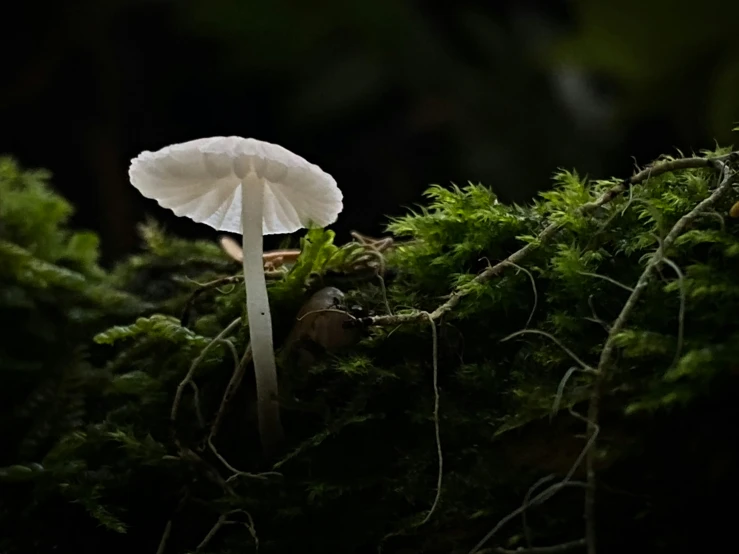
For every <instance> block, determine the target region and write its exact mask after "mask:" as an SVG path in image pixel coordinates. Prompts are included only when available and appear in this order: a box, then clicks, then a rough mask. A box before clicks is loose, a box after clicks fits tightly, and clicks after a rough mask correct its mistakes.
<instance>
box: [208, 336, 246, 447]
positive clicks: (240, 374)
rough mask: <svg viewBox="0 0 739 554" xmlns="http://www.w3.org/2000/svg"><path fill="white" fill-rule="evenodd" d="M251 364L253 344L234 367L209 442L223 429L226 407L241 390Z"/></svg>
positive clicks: (211, 429)
mask: <svg viewBox="0 0 739 554" xmlns="http://www.w3.org/2000/svg"><path fill="white" fill-rule="evenodd" d="M249 362H251V344H249V345H248V346H247V347H246V350H245V351H244V355H243V356H242V358H241V361H240V362H239V363H238V364H235V366H234V372H233V374H232V375H231V380H230V381H229V382H228V385H226V391H225V392H224V393H223V399H222V400H221V405H220V406H219V408H218V412H217V413H216V417H215V420H214V421H213V425H212V426H211V428H210V434H209V436H208V440H209V441H211V440H213V439H214V438H215V437H216V435H217V434H218V430H219V429H220V428H221V423H222V421H223V416H224V415H225V414H226V407H227V406H228V403H229V402H230V401H231V399H232V398H233V397H234V395H235V394H236V391H237V390H238V389H239V386H240V385H241V381H242V379H243V378H244V373H246V366H248V365H249Z"/></svg>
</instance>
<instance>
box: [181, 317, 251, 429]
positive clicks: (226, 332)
mask: <svg viewBox="0 0 739 554" xmlns="http://www.w3.org/2000/svg"><path fill="white" fill-rule="evenodd" d="M240 322H241V318H238V319H234V320H233V321H232V322H231V323H229V325H228V327H226V328H225V329H224V330H223V331H221V332H220V333H219V334H218V335H217V336H216V338H214V339H213V340H212V341H210V342H209V343H208V344H207V345H206V346H205V348H203V350H202V351H201V352H200V355H198V357H197V358H195V360H194V361H193V362H192V365H191V366H190V370H189V371H188V372H187V375H185V378H184V379H183V380H182V381H181V382H180V384H179V385H178V386H177V391H176V392H175V395H174V402H172V411H171V413H170V416H169V418H170V420H171V421H172V422H174V421H175V420H176V419H177V411H178V410H179V407H180V401H181V400H182V392H183V391H184V389H185V387H186V386H187V385H189V384H191V383H192V378H193V376H194V375H195V370H196V369H197V368H198V366H199V365H200V363H201V362H202V361H203V359H204V358H205V355H206V354H207V353H208V351H209V350H210V349H211V348H212V347H213V345H215V344H218V343H219V342H221V341H223V340H224V339H225V337H226V336H228V335H229V334H230V333H231V332H232V331H233V330H234V329H235V328H236V326H237V325H238V324H239V323H240ZM196 390H197V389H196Z"/></svg>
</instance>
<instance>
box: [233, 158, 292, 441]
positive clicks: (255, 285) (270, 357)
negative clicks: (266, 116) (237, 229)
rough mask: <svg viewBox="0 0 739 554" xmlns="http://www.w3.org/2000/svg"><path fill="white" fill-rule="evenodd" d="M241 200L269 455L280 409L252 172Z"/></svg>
mask: <svg viewBox="0 0 739 554" xmlns="http://www.w3.org/2000/svg"><path fill="white" fill-rule="evenodd" d="M241 190H242V197H241V213H242V231H243V233H242V239H243V249H244V284H245V286H246V315H247V317H248V319H249V338H250V339H251V348H252V356H253V361H254V374H255V376H256V385H257V412H258V418H259V436H260V438H261V440H262V447H263V449H264V452H265V454H267V455H270V454H271V453H272V452H273V451H274V448H275V447H276V446H277V445H278V444H279V443H280V442H281V441H282V438H283V431H282V424H281V423H280V406H279V404H278V401H277V367H276V365H275V352H274V347H273V343H272V315H271V314H270V311H269V297H268V296H267V283H266V280H265V278H264V266H263V262H262V255H263V250H264V248H263V244H262V241H263V235H262V207H263V204H264V184H263V183H262V182H261V179H260V178H259V177H257V175H255V174H254V173H253V172H250V173H249V175H247V176H246V178H245V179H244V181H243V183H242V186H241Z"/></svg>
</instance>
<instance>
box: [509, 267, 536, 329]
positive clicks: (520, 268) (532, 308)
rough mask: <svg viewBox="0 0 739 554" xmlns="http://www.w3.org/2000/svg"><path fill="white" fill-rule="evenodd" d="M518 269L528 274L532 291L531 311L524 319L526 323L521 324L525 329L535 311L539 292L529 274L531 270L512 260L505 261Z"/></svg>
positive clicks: (532, 277)
mask: <svg viewBox="0 0 739 554" xmlns="http://www.w3.org/2000/svg"><path fill="white" fill-rule="evenodd" d="M507 263H509V264H510V265H512V266H513V267H515V268H516V269H518V270H519V271H523V272H524V273H525V274H526V275H528V276H529V280H530V281H531V288H532V289H533V291H534V305H533V306H532V307H531V313H529V318H528V319H527V320H526V325H524V326H523V328H524V329H527V328H528V326H529V323H531V320H532V319H533V317H534V313H535V312H536V306H537V305H538V304H539V292H538V291H537V290H536V281H535V280H534V276H533V275H532V274H531V272H530V271H529V270H528V269H526V268H525V267H521V266H520V265H518V264H516V263H513V262H507Z"/></svg>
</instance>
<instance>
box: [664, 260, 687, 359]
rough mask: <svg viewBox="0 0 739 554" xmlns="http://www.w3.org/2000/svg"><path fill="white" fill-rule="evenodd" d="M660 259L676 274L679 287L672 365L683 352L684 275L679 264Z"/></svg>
mask: <svg viewBox="0 0 739 554" xmlns="http://www.w3.org/2000/svg"><path fill="white" fill-rule="evenodd" d="M662 261H663V262H664V263H666V264H667V265H669V266H670V267H671V268H672V269H673V270H674V271H675V273H676V274H677V280H678V285H679V287H680V309H679V311H678V313H677V347H676V348H675V357H674V358H673V360H672V365H675V364H677V362H678V360H679V359H680V355H681V354H682V352H683V342H684V340H685V276H684V275H683V272H682V270H681V269H680V266H678V265H677V264H676V263H675V262H673V261H672V260H671V259H670V258H667V257H666V256H664V253H663V255H662Z"/></svg>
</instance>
